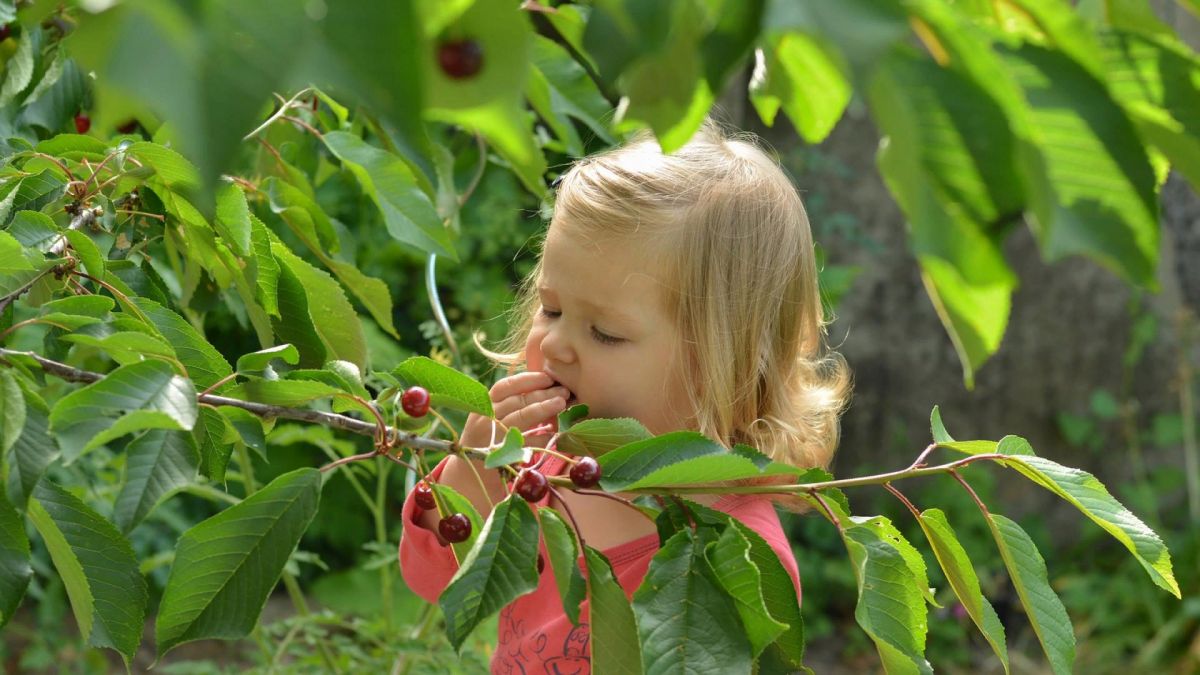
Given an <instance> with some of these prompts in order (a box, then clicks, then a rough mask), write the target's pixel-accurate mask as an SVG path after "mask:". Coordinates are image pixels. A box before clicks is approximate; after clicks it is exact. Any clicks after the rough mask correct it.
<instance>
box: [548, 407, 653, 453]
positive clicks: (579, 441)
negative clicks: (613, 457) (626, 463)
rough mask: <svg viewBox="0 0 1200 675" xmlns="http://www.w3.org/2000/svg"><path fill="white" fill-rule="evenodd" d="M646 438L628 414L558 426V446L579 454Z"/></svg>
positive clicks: (647, 436)
mask: <svg viewBox="0 0 1200 675" xmlns="http://www.w3.org/2000/svg"><path fill="white" fill-rule="evenodd" d="M647 438H650V432H649V431H647V430H646V427H644V426H642V423H641V422H639V421H637V420H635V419H633V418H630V417H621V418H617V419H594V420H583V421H582V422H578V423H576V424H572V425H570V427H568V428H567V430H566V431H562V428H561V427H560V429H559V435H558V449H559V450H562V451H563V452H567V453H569V454H572V455H575V456H576V457H583V456H584V455H590V456H592V457H599V456H601V455H603V454H605V453H608V452H611V451H613V450H615V449H617V448H619V447H621V446H623V445H628V444H630V443H633V442H634V441H641V440H645V439H647Z"/></svg>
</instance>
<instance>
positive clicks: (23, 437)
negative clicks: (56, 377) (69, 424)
mask: <svg viewBox="0 0 1200 675" xmlns="http://www.w3.org/2000/svg"><path fill="white" fill-rule="evenodd" d="M4 372H8V371H4ZM21 396H22V397H23V398H24V401H25V426H24V427H23V428H22V429H21V433H20V435H19V436H18V437H17V439H16V442H15V443H14V444H13V446H12V448H11V449H10V453H9V455H8V456H7V457H6V458H5V459H6V463H7V465H8V481H7V483H6V485H5V489H6V491H7V493H8V498H9V499H10V500H12V503H13V504H14V505H15V506H17V507H18V508H20V509H24V508H25V503H26V502H27V501H28V500H29V495H30V494H32V493H33V488H34V486H35V485H37V482H38V481H39V480H41V478H42V474H44V473H45V472H46V467H48V466H50V464H51V463H52V462H54V461H55V460H57V459H58V457H59V451H58V443H57V442H56V440H55V438H54V436H53V435H52V434H51V433H50V420H49V417H50V409H49V408H48V407H47V406H46V403H45V401H43V400H42V397H41V396H38V395H37V394H36V393H35V392H33V391H32V390H30V389H26V388H22V390H21Z"/></svg>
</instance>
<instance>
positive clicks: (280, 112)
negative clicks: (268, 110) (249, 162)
mask: <svg viewBox="0 0 1200 675" xmlns="http://www.w3.org/2000/svg"><path fill="white" fill-rule="evenodd" d="M310 91H312V87H305V88H304V89H301V90H300V91H298V92H296V95H295V96H293V97H291V98H290V99H288V100H287V101H285V102H284V103H283V105H281V106H279V110H276V111H275V112H274V114H272V115H271V116H270V117H268V118H267V121H265V122H263V123H262V124H260V125H258V127H256V128H255V129H254V131H251V132H250V133H248V134H246V135H245V136H243V137H242V140H243V141H248V140H250V139H251V138H254V136H255V135H257V134H258V132H260V131H262V130H263V129H266V128H267V127H269V126H271V124H273V123H274V122H275V120H276V119H278V118H280V117H283V116H284V114H286V113H287V111H288V109H289V108H290V107H291V104H292V103H294V102H295V101H297V100H299V99H300V97H302V96H304V95H305V94H307V93H308V92H310ZM279 98H283V97H282V96H280V97H279Z"/></svg>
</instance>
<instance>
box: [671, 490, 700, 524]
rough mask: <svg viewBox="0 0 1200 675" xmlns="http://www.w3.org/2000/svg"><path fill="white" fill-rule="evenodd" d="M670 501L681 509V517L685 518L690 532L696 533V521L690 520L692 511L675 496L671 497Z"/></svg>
mask: <svg viewBox="0 0 1200 675" xmlns="http://www.w3.org/2000/svg"><path fill="white" fill-rule="evenodd" d="M671 501H673V502H675V503H676V504H678V505H679V508H681V509H683V515H685V516H687V519H688V525H690V526H691V527H692V532H695V531H696V520H695V519H694V518H692V510H691V509H689V508H688V505H687V503H685V502H684V501H683V500H682V499H680V498H679V497H678V496H677V495H671Z"/></svg>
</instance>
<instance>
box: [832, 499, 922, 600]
mask: <svg viewBox="0 0 1200 675" xmlns="http://www.w3.org/2000/svg"><path fill="white" fill-rule="evenodd" d="M850 522H852V523H854V524H855V525H857V526H859V527H869V528H871V529H873V530H875V532H876V534H877V535H878V536H879V540H880V541H882V542H884V543H887V544H889V545H890V546H891V547H892V548H894V549H896V552H897V553H899V554H900V557H901V558H903V559H904V564H906V565H908V569H909V572H911V574H912V578H913V580H914V581H915V582H916V587H917V590H919V591H920V592H921V595H922V596H923V597H924V598H925V601H926V602H928V603H929V604H931V605H933V606H934V607H941V605H939V604H938V602H937V599H936V598H934V596H933V589H932V588H930V587H929V573H928V572H927V571H926V569H925V558H924V557H923V556H922V555H921V553H920V551H918V550H917V549H916V547H914V546H913V545H912V543H911V542H909V541H908V539H906V538H905V537H904V535H903V534H900V530H898V529H896V526H895V525H893V524H892V521H891V520H889V519H887V518H885V517H884V516H870V517H863V516H850Z"/></svg>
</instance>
